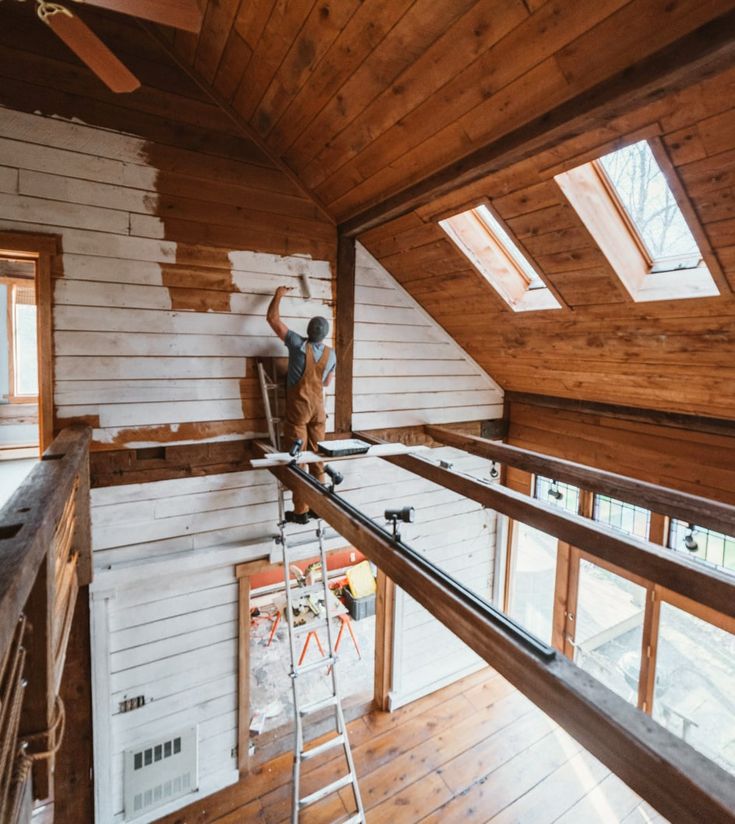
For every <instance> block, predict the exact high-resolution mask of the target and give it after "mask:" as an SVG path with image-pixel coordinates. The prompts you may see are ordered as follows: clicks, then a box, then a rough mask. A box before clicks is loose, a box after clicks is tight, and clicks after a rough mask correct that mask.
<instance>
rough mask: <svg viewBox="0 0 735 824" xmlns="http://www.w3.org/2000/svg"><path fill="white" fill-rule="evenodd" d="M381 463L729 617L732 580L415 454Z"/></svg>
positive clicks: (734, 605)
mask: <svg viewBox="0 0 735 824" xmlns="http://www.w3.org/2000/svg"><path fill="white" fill-rule="evenodd" d="M355 437H357V438H362V439H363V440H365V441H368V442H369V443H380V441H378V440H376V439H375V438H371V437H370V436H369V435H366V434H365V433H362V432H355ZM383 460H385V461H388V462H389V463H392V464H395V465H396V466H400V467H401V468H402V469H406V470H408V471H409V472H413V473H415V474H416V475H419V476H421V477H422V478H426V480H428V481H432V482H433V483H435V484H438V485H439V486H442V487H444V488H445V489H451V490H452V491H453V492H456V493H457V494H458V495H463V496H464V497H465V498H469V499H470V500H473V501H477V503H480V504H482V505H483V506H486V507H488V508H489V509H493V510H495V511H496V512H500V513H501V514H503V515H507V516H508V517H509V518H513V520H516V521H521V522H523V523H524V524H528V525H529V526H532V527H535V528H536V529H540V530H541V531H542V532H546V533H547V534H548V535H553V536H554V537H555V538H558V539H559V540H561V541H564V542H565V543H568V544H571V545H572V546H575V547H579V549H583V550H584V551H585V552H587V553H588V554H590V555H592V556H594V557H595V558H600V559H601V560H603V561H607V562H608V563H610V564H615V565H616V566H619V567H621V568H622V569H625V570H627V571H628V572H631V573H632V574H633V575H637V576H639V577H641V578H645V579H646V580H648V581H654V582H655V583H657V584H661V586H663V587H666V588H667V589H670V590H673V591H674V592H677V593H679V594H680V595H684V596H685V597H687V598H691V599H692V600H693V601H696V602H697V603H700V604H706V605H707V606H709V607H711V608H712V609H714V610H716V611H717V612H722V613H723V614H725V615H728V616H730V617H731V618H735V579H733V578H732V576H730V575H726V574H724V573H722V572H718V571H716V570H710V569H709V568H708V567H705V566H703V565H702V564H701V563H698V562H696V561H693V560H691V559H690V558H687V557H685V556H683V555H681V554H680V553H678V552H672V551H671V550H669V549H665V548H664V547H661V546H657V545H656V544H652V543H650V542H649V541H642V540H639V539H638V538H634V537H632V536H628V535H623V534H622V533H620V532H616V531H615V530H613V529H611V528H609V527H607V526H604V525H603V524H598V523H596V522H595V521H590V520H588V519H586V518H582V517H581V516H579V515H573V514H571V513H569V512H566V511H565V510H563V509H560V508H559V507H556V506H553V505H552V504H547V503H546V502H544V501H538V500H535V499H534V498H529V497H528V496H527V495H523V494H521V493H520V492H516V491H515V490H513V489H509V488H508V487H503V486H500V485H498V484H490V483H483V482H482V481H478V480H475V479H474V478H471V477H470V476H469V475H462V474H460V473H459V472H454V471H453V470H451V469H445V468H444V467H441V466H439V465H438V464H435V463H432V462H431V461H429V460H426V459H425V458H421V457H418V456H417V455H411V454H407V455H395V456H392V457H384V458H383Z"/></svg>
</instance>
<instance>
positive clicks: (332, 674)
mask: <svg viewBox="0 0 735 824" xmlns="http://www.w3.org/2000/svg"><path fill="white" fill-rule="evenodd" d="M258 375H259V378H260V387H261V391H262V393H263V405H264V407H265V415H266V420H267V423H268V435H269V437H270V441H271V444H272V445H273V446H274V447H275V448H276V449H278V448H279V447H280V433H279V431H278V429H279V427H278V424H279V419H278V417H277V415H275V416H274V414H273V411H274V410H275V411H276V412H277V410H278V396H277V384H276V383H275V382H274V381H273V380H271V379H270V377H269V376H268V374H267V373H266V371H265V369H264V367H263V364H262V363H259V364H258ZM270 392H276V395H275V397H274V399H273V402H272V403H271V398H270ZM278 512H279V520H278V532H279V537H278V541H279V543H280V544H281V547H282V549H283V576H284V580H285V584H286V624H287V626H288V643H289V650H290V653H291V668H290V677H291V689H292V693H293V706H294V731H295V745H294V760H293V787H292V806H291V822H292V824H298V821H299V816H300V814H301V811H302V810H305V809H306V808H307V807H310V806H311V805H313V804H316V803H317V802H318V801H321V800H322V799H324V798H327V797H328V796H330V795H332V794H333V793H337V792H339V791H340V790H341V789H344V788H345V787H351V788H352V793H353V796H354V800H355V806H356V808H357V812H355V813H352V814H350V815H349V817H348V818H347V819H344V821H343V824H366V820H365V810H364V808H363V805H362V797H361V796H360V788H359V786H358V782H357V773H356V772H355V763H354V760H353V757H352V750H351V748H350V741H349V738H348V735H347V725H346V724H345V718H344V712H343V710H342V700H341V698H340V693H339V682H338V678H337V655H336V653H335V651H334V638H333V630H332V616H331V614H330V611H329V597H330V595H331V593H330V592H329V582H328V576H327V552H326V547H325V543H324V529H323V526H322V522H321V520H318V521H317V527H316V535H317V539H318V541H319V559H320V561H321V576H322V580H321V581H320V582H319V583H317V584H312V585H310V586H306V581H305V580H297V583H298V584H299V586H297V587H296V588H295V589H294V590H293V591H292V588H291V567H292V563H293V560H294V559H293V558H291V557H289V555H290V550H289V542H288V536H287V534H286V521H285V519H284V512H285V504H284V487H283V486H282V485H281V484H280V483H279V484H278ZM332 597H334V596H333V595H332ZM305 601H306V602H307V603H309V602H310V603H311V604H312V605H314V606H315V607H316V611H317V612H319V613H320V614H319V616H318V618H317V620H315V621H308V622H306V623H304V624H303V625H302V626H299V625H297V624H296V622H295V615H294V607H295V606H296V603H297V602H305ZM307 608H308V607H307ZM322 629H323V630H324V631H325V633H326V638H327V650H326V653H325V654H323V655H322V657H321V658H319V659H318V660H316V661H310V662H309V663H308V664H303V665H301V666H299V663H298V653H297V649H296V645H297V640H298V639H299V638H300V637H305V635H306V634H307V633H308V632H315V631H319V630H322ZM320 650H321V647H320ZM322 668H327V676H328V678H329V680H330V682H331V695H329V696H328V697H327V698H323V699H320V700H319V701H314V702H312V703H304V702H303V700H302V697H301V688H300V679H301V677H302V676H304V675H307V674H308V673H313V672H316V671H318V670H320V669H322ZM301 683H303V682H301ZM325 709H331V711H332V715H333V719H334V723H335V729H334V735H333V736H332V737H331V738H329V739H328V740H326V741H323V742H322V743H320V744H316V745H314V746H311V747H308V748H307V744H308V743H309V742H307V741H306V740H305V735H304V727H305V724H306V723H307V722H308V719H309V716H313V715H315V714H317V713H319V712H321V711H322V710H325ZM337 748H340V749H341V750H342V752H343V755H344V760H345V762H346V765H347V768H346V772H345V774H344V775H342V776H341V777H340V778H338V779H336V780H335V781H332V782H331V783H330V784H326V785H325V786H323V787H320V788H319V789H317V790H314V791H313V792H311V793H309V795H306V796H303V797H302V796H301V765H302V764H303V763H304V762H305V761H309V760H310V759H312V758H316V757H317V756H319V755H322V753H325V752H328V751H331V750H334V749H337Z"/></svg>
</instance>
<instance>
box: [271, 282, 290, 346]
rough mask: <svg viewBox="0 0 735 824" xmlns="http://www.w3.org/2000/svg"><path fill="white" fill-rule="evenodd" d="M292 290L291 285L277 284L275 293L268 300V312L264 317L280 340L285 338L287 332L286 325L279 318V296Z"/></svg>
mask: <svg viewBox="0 0 735 824" xmlns="http://www.w3.org/2000/svg"><path fill="white" fill-rule="evenodd" d="M292 290H293V286H279V287H278V289H276V294H275V295H273V300H272V301H271V302H270V306H269V307H268V312H267V313H266V316H265V319H266V320H267V321H268V324H269V326H270V328H271V329H272V330H273V331H274V332H275V333H276V334H277V335H278V337H279V338H280V339H281V340H285V339H286V335H287V334H288V326H286V324H285V323H284V322H283V321H282V320H281V313H280V308H279V307H280V304H281V298H282V297H283V296H284V295H286V294H288V293H289V292H290V291H292Z"/></svg>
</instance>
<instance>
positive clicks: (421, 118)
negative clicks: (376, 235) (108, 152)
mask: <svg viewBox="0 0 735 824" xmlns="http://www.w3.org/2000/svg"><path fill="white" fill-rule="evenodd" d="M205 6H206V11H205V17H204V25H203V28H202V30H201V33H200V34H199V35H198V36H197V35H190V34H186V33H177V34H175V35H174V36H173V47H174V49H175V51H176V53H177V55H178V57H179V59H180V60H181V61H182V62H183V63H184V64H186V65H187V66H190V67H191V68H193V70H195V71H196V72H197V74H198V75H199V76H200V77H201V78H202V79H203V80H204V81H205V82H207V83H208V84H210V85H211V87H212V88H213V89H214V90H215V91H216V93H217V94H218V95H219V96H220V97H221V99H222V100H223V101H225V102H227V103H228V104H230V105H231V106H232V108H233V110H234V111H235V112H237V114H238V115H239V116H240V117H241V118H242V120H243V121H244V122H246V123H247V124H248V125H249V126H250V127H251V128H252V129H253V130H254V131H255V132H256V133H257V134H258V135H259V136H260V137H261V138H262V139H263V140H264V141H265V142H266V144H267V145H268V147H269V149H270V150H271V151H272V152H273V153H274V154H276V155H277V156H278V157H279V158H281V159H282V160H283V161H284V162H285V163H286V164H287V165H288V166H289V167H290V168H291V169H292V170H293V171H294V172H295V173H296V174H297V175H298V177H299V178H300V179H301V181H302V182H303V183H304V185H305V186H306V187H307V188H308V189H309V190H310V191H311V192H312V193H313V194H314V196H315V197H316V198H317V199H318V200H319V201H320V202H321V203H322V204H324V205H325V206H326V207H327V209H328V211H329V212H330V213H331V214H332V215H333V216H334V217H335V218H336V219H337V220H338V221H339V222H342V221H344V220H345V219H347V218H348V217H350V216H352V215H354V214H355V213H357V212H359V211H361V210H362V209H364V208H366V207H368V206H370V205H373V204H375V203H378V202H380V201H381V200H383V199H384V198H385V197H386V196H387V195H389V194H391V193H393V192H396V191H398V190H401V189H403V188H404V187H406V186H407V185H409V184H410V183H413V182H415V181H416V180H417V179H420V178H423V177H425V176H426V175H428V174H429V173H431V172H433V171H436V170H437V169H439V168H441V167H444V166H446V165H447V164H448V163H450V162H452V161H454V160H456V159H457V158H459V157H462V156H463V155H466V154H467V153H469V152H470V151H471V150H472V149H474V148H476V147H477V146H479V145H482V144H485V143H488V142H491V141H493V140H496V139H497V138H498V137H500V136H501V135H503V134H506V133H508V132H509V131H511V130H512V129H513V128H514V127H516V126H519V125H521V124H523V123H526V122H528V121H530V120H532V119H533V117H534V116H536V115H539V114H541V113H543V112H545V111H547V110H548V109H550V108H551V107H553V106H555V105H558V104H560V103H561V102H563V101H565V100H568V99H569V98H571V97H573V96H575V95H578V94H579V93H580V92H582V91H584V90H585V89H589V88H590V87H591V86H593V85H594V84H595V83H597V82H599V81H601V80H603V79H605V78H607V77H609V76H611V75H613V74H615V73H616V72H619V71H620V70H621V69H623V68H625V67H626V66H628V65H629V64H630V63H632V62H634V61H635V60H640V59H641V58H643V57H645V56H646V55H648V54H651V53H653V52H655V51H656V50H658V49H660V48H662V47H664V46H666V45H667V44H669V43H671V42H673V41H674V40H676V39H677V38H679V37H681V36H682V35H683V34H686V33H687V32H689V31H691V30H692V29H694V28H696V27H697V26H699V25H702V24H703V23H706V22H707V21H709V20H711V19H712V18H713V17H715V16H717V15H718V14H723V13H725V12H727V11H730V10H732V3H731V2H729V0H706V2H703V1H702V0H677V2H673V3H672V2H668V0H598V1H597V2H595V3H580V2H579V0H549V2H541V0H391V2H386V0H362V2H360V0H339V2H334V1H332V2H330V0H289V2H284V0H217V1H216V2H215V0H208V2H206V3H205ZM621 33H624V36H621Z"/></svg>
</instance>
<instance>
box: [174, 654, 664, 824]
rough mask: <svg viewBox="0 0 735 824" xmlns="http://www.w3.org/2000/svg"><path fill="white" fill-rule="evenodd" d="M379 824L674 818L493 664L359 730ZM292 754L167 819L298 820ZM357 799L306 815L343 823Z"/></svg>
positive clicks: (313, 767) (315, 823)
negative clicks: (631, 786)
mask: <svg viewBox="0 0 735 824" xmlns="http://www.w3.org/2000/svg"><path fill="white" fill-rule="evenodd" d="M349 731H350V738H351V741H352V746H353V752H354V756H355V762H356V766H357V772H358V775H359V778H360V788H361V791H362V797H363V801H364V803H365V807H366V810H367V820H368V822H369V823H370V824H382V823H383V822H386V823H388V824H414V823H415V822H437V824H453V823H454V822H472V823H474V822H477V824H480V822H490V821H492V822H493V824H510V822H520V823H522V824H552V822H557V824H590V822H595V824H620V823H621V822H625V824H654V822H655V824H663V822H664V819H663V818H662V817H661V816H660V815H659V814H658V813H656V812H655V811H654V810H653V809H652V808H651V807H650V806H649V805H647V804H645V803H644V802H642V801H641V799H640V798H639V797H638V796H637V795H636V794H635V793H634V792H633V791H632V790H630V789H629V788H628V787H627V786H626V785H625V784H623V783H622V782H621V781H620V780H619V779H618V778H617V777H616V776H614V775H612V774H611V773H610V771H609V770H608V769H607V768H606V767H605V766H603V765H602V764H601V763H600V762H599V761H597V760H596V759H595V758H593V757H592V756H591V755H590V754H589V753H587V752H585V751H584V750H583V749H582V748H581V747H580V746H579V745H578V744H577V743H576V742H575V741H574V740H573V739H572V738H570V737H569V736H568V735H567V734H566V733H564V732H563V731H562V730H561V729H560V728H559V727H558V726H557V725H556V724H555V723H554V722H553V721H551V720H550V719H549V718H547V717H546V716H545V715H544V714H543V713H542V712H540V711H539V710H538V709H537V708H536V707H535V706H534V705H533V704H532V703H531V702H529V701H528V700H527V699H526V698H525V697H524V696H522V695H521V694H520V693H519V692H518V691H517V690H516V689H515V688H514V687H512V686H511V685H510V684H509V683H508V682H507V681H505V680H504V679H503V678H501V677H500V676H499V675H497V673H495V672H494V671H493V670H491V669H489V668H488V669H485V670H482V671H481V672H478V673H476V674H475V675H472V676H469V677H468V678H465V679H464V680H462V681H460V682H458V683H456V684H453V685H451V686H449V687H446V688H445V689H443V690H440V691H439V692H437V693H434V694H433V695H430V696H427V697H426V698H422V699H420V700H419V701H416V702H414V703H413V704H409V705H407V706H405V707H402V708H401V709H399V710H397V711H396V712H394V713H381V712H375V711H374V712H371V713H369V714H368V715H365V716H363V717H361V718H357V719H355V720H354V721H352V722H351V723H350V724H349ZM291 760H292V759H291V754H290V753H284V754H283V755H280V756H277V757H275V758H273V759H271V760H269V761H267V762H266V763H265V764H263V765H261V766H258V767H256V768H254V770H253V773H252V774H251V775H250V776H249V777H248V778H246V779H243V780H242V781H240V783H239V784H237V785H235V786H234V787H229V788H227V789H226V790H223V791H221V792H219V793H217V794H216V795H213V796H210V797H209V798H207V799H204V800H203V801H201V802H198V803H196V804H193V805H191V806H190V807H187V808H185V809H184V810H181V811H179V812H178V813H176V814H173V815H171V816H168V817H166V818H164V819H160V824H194V823H195V822H196V824H204V822H207V823H208V822H217V824H236V822H237V824H241V823H245V822H258V824H261V822H262V824H282V823H283V822H287V821H288V817H289V810H290V793H291ZM344 771H345V766H344V759H343V758H342V757H341V756H340V757H338V758H335V757H331V758H327V755H326V754H325V755H324V756H323V757H321V759H314V761H312V762H307V763H306V764H305V767H304V780H303V786H302V792H303V794H306V793H308V792H311V791H312V790H314V789H316V788H318V787H319V786H323V785H324V784H327V783H329V782H330V781H332V780H335V779H336V778H338V777H339V776H340V775H342V774H343V773H344ZM352 810H354V806H353V802H352V795H351V792H348V791H343V792H342V793H341V794H340V795H336V796H332V797H331V798H328V799H325V800H324V801H323V802H321V803H320V804H318V805H315V806H314V807H312V808H310V809H309V810H308V811H306V812H305V813H304V814H302V817H301V820H302V821H303V822H304V823H305V824H307V823H309V824H327V823H328V822H338V821H342V820H344V819H345V818H346V817H347V816H348V813H349V812H350V811H352Z"/></svg>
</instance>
